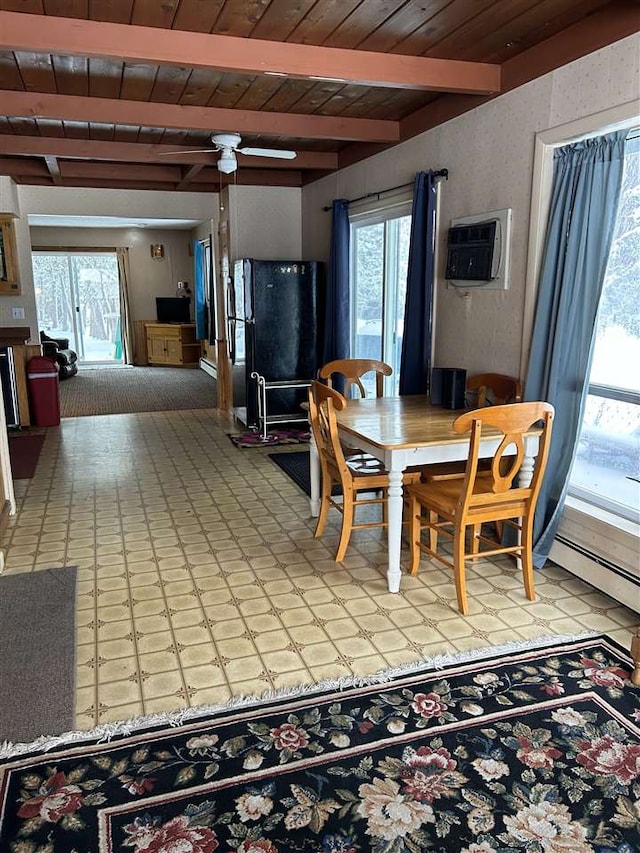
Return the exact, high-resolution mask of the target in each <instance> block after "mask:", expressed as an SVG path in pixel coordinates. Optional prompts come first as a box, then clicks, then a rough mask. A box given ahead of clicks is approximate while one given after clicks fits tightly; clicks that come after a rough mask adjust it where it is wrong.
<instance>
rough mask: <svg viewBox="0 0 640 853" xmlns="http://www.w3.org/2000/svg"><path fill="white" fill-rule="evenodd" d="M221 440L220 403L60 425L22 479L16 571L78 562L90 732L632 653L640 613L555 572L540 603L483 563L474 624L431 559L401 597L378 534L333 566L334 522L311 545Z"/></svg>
mask: <svg viewBox="0 0 640 853" xmlns="http://www.w3.org/2000/svg"><path fill="white" fill-rule="evenodd" d="M225 431H226V432H229V431H232V430H231V428H230V427H229V425H227V424H225V423H224V421H221V420H220V419H219V417H218V415H217V413H216V412H214V411H211V410H199V411H187V412H167V413H147V414H138V415H111V416H104V417H91V418H76V419H72V420H63V422H62V425H61V427H60V428H59V429H50V430H48V433H47V439H46V442H45V445H44V448H43V451H42V454H41V457H40V462H39V464H38V469H37V472H36V476H35V477H34V478H33V479H32V480H30V481H20V482H19V483H18V485H17V499H18V507H19V512H18V514H17V517H16V518H15V519H14V520H13V521H12V522H11V525H10V528H9V530H8V531H7V534H6V538H5V548H6V569H5V571H6V572H24V571H37V570H38V569H41V568H46V567H54V566H62V565H77V566H78V567H79V585H78V623H77V624H78V628H77V640H78V655H77V697H76V708H77V720H76V722H77V727H78V728H90V727H91V726H93V725H95V724H96V723H99V722H105V721H108V720H116V719H124V718H128V717H131V716H134V715H139V714H148V713H153V712H159V711H166V710H171V709H175V708H179V707H185V706H188V705H197V704H205V703H218V702H224V701H226V700H227V699H228V698H229V697H230V696H232V695H236V694H256V693H258V694H260V693H263V692H264V691H265V690H270V689H277V688H281V687H284V686H288V685H296V684H301V683H308V682H312V681H319V680H321V679H323V678H326V677H336V676H343V675H349V674H352V673H355V674H367V673H372V672H375V671H376V670H378V669H381V668H386V667H389V666H396V665H399V664H403V663H407V662H409V661H413V660H416V659H419V658H422V657H424V656H429V655H434V654H439V653H443V652H456V651H459V650H465V649H471V648H479V647H484V646H490V645H495V644H500V643H505V642H508V641H511V640H518V639H529V638H535V637H538V636H541V635H548V634H560V633H572V634H573V633H580V632H583V631H585V630H588V629H594V630H598V631H606V632H608V633H609V634H610V635H611V636H613V637H614V638H616V639H617V640H619V641H620V642H622V643H623V644H625V645H628V643H629V641H630V636H631V633H632V626H635V625H636V624H637V622H638V618H639V617H638V616H637V614H635V613H633V612H632V611H630V610H627V609H626V608H624V607H622V606H620V605H619V604H617V603H616V602H614V601H612V600H611V599H609V598H607V597H606V596H605V595H602V594H601V593H599V592H597V591H595V590H594V589H592V588H591V587H590V586H588V585H587V584H585V583H583V582H582V581H580V580H579V579H577V578H576V577H574V576H573V575H570V574H568V573H567V572H565V571H564V570H562V569H560V568H558V567H555V566H551V567H548V568H546V569H545V570H544V571H542V572H540V573H538V575H537V593H538V600H537V601H536V602H528V601H527V600H526V598H525V596H524V591H523V588H522V583H521V580H520V577H519V576H518V574H517V573H516V571H515V566H514V564H513V563H512V562H510V561H509V560H508V559H506V558H502V559H499V560H495V561H492V562H489V561H483V562H481V563H479V564H478V565H477V567H475V568H473V569H471V570H470V571H469V573H468V577H469V592H470V607H471V614H470V616H469V617H467V618H465V617H462V616H461V615H460V614H459V613H458V611H457V609H456V602H455V593H454V588H453V582H452V580H451V578H450V576H449V575H448V574H447V572H446V571H444V570H442V569H441V568H437V567H435V566H433V565H429V564H428V563H427V562H426V561H423V564H422V567H421V571H420V573H419V575H418V576H417V577H414V578H411V577H408V576H404V577H403V579H402V584H401V592H400V594H397V595H391V594H389V593H388V592H387V588H386V578H385V542H384V539H383V538H382V536H381V531H380V530H379V529H378V530H367V531H357V532H356V533H354V535H353V537H352V542H351V546H350V548H349V551H348V555H347V559H346V560H345V562H344V563H343V564H342V565H340V564H336V563H334V561H333V559H332V554H333V550H334V548H335V545H336V542H337V520H336V519H333V522H332V523H333V527H332V528H331V529H329V528H328V530H327V533H326V534H325V536H323V537H322V539H320V540H316V539H314V538H313V529H314V521H313V519H312V518H311V517H310V515H309V508H308V500H307V498H306V496H305V495H304V494H303V493H302V492H301V491H300V490H299V489H298V488H297V486H295V485H294V484H293V483H292V482H291V481H290V480H289V479H288V478H287V477H286V476H285V475H284V474H283V473H282V472H281V471H280V469H279V468H277V467H276V466H275V465H274V464H273V463H272V462H271V460H269V459H268V458H267V455H266V454H267V452H269V451H268V450H265V449H262V448H260V449H249V450H240V449H237V448H235V447H233V445H232V444H231V442H230V441H229V439H228V438H227V437H226V435H225ZM298 449H299V448H298ZM335 515H337V513H336V514H335ZM405 561H406V555H405Z"/></svg>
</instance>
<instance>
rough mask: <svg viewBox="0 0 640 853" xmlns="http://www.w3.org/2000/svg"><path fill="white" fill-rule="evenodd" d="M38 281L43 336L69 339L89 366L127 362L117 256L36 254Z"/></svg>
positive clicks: (98, 254)
mask: <svg viewBox="0 0 640 853" xmlns="http://www.w3.org/2000/svg"><path fill="white" fill-rule="evenodd" d="M33 277H34V284H35V292H36V306H37V310H38V325H39V328H40V330H41V331H44V332H46V334H47V335H49V336H50V337H52V338H68V339H69V346H70V347H71V349H73V350H75V351H76V352H77V354H78V360H79V361H82V362H84V363H91V362H97V363H100V362H104V363H114V362H115V363H118V362H122V360H123V355H122V338H121V324H120V284H119V276H118V260H117V256H116V254H115V252H91V251H86V252H68V251H67V252H64V251H60V252H54V251H36V252H34V253H33Z"/></svg>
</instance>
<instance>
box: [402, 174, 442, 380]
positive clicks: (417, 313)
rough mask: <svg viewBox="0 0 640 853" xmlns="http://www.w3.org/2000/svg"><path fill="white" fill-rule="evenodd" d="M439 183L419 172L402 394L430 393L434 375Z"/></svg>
mask: <svg viewBox="0 0 640 853" xmlns="http://www.w3.org/2000/svg"><path fill="white" fill-rule="evenodd" d="M436 192H437V187H436V180H435V178H434V175H433V172H418V173H417V175H416V179H415V183H414V188H413V208H412V211H411V242H410V244H409V268H408V271H407V296H406V302H405V309H404V333H403V335H402V355H401V357H400V393H401V394H426V393H427V390H428V387H429V380H430V374H431V334H432V329H431V326H432V320H433V315H432V312H433V277H434V237H435V220H436Z"/></svg>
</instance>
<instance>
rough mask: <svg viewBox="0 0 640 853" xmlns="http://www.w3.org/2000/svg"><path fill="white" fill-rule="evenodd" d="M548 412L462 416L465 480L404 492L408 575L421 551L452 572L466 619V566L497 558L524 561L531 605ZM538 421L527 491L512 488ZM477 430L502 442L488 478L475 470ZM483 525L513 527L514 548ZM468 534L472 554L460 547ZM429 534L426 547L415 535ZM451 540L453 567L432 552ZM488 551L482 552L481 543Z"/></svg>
mask: <svg viewBox="0 0 640 853" xmlns="http://www.w3.org/2000/svg"><path fill="white" fill-rule="evenodd" d="M553 416H554V409H553V406H552V405H551V404H550V403H541V402H540V403H514V404H511V405H506V406H491V407H489V408H484V409H476V410H474V411H472V412H466V413H465V414H463V415H460V417H458V418H456V420H455V421H454V424H453V428H454V430H455V432H457V433H465V432H469V431H470V432H471V439H470V445H469V456H468V459H467V465H466V471H465V476H464V478H463V479H456V480H442V481H437V482H433V483H421V484H419V485H418V484H413V485H410V486H409V487H408V488H407V499H408V503H409V513H410V519H411V520H410V544H411V564H410V572H411V574H416V572H417V571H418V566H419V563H420V554H421V552H422V551H424V552H425V553H427V554H428V555H429V556H430V557H434V558H435V559H437V560H439V561H440V562H441V563H444V564H445V565H446V566H449V567H450V568H452V569H453V573H454V579H455V586H456V594H457V597H458V607H459V608H460V611H461V613H464V614H466V613H468V612H469V610H468V604H467V592H466V580H465V562H466V560H468V559H472V560H476V559H478V558H480V557H487V556H494V555H496V554H516V556H518V557H520V559H521V562H522V572H523V576H524V588H525V592H526V595H527V598H528V599H529V600H530V601H533V600H534V598H535V591H534V584H533V557H532V547H533V517H534V512H535V508H536V501H537V499H538V494H539V492H540V486H541V484H542V478H543V476H544V471H545V467H546V464H547V457H548V455H549V442H550V440H551V428H552V423H553ZM539 421H541V422H542V424H543V426H542V428H541V433H540V436H539V447H538V455H537V456H536V459H535V463H534V468H533V476H532V479H531V483H530V485H528V486H520V485H518V486H514V481H515V479H516V477H517V476H518V474H519V473H520V471H521V468H522V462H523V459H524V437H525V434H526V433H527V432H528V431H529V430H531V428H532V426H533V425H534V424H536V423H538V422H539ZM483 430H484V431H486V430H490V431H495V430H498V432H499V435H501V436H502V440H501V441H500V444H499V446H498V449H497V450H496V452H495V454H494V456H493V459H492V461H491V469H490V470H489V471H480V470H479V466H478V463H479V461H480V460H479V456H478V452H479V448H480V439H481V437H482V433H483ZM485 522H499V523H503V524H508V525H510V526H512V527H515V528H516V530H517V532H518V540H517V544H516V545H502V543H501V542H500V541H498V539H493V538H491V537H489V536H486V535H484V534H483V533H482V529H481V528H482V524H483V523H485ZM468 528H471V543H470V548H469V549H468V548H467V546H466V534H467V529H468ZM425 529H426V530H428V531H429V542H428V544H427V543H426V542H423V541H422V536H421V531H422V530H425ZM439 534H443V535H445V536H447V537H448V538H449V539H452V540H453V560H450V559H449V558H448V557H447V556H445V555H443V554H441V553H439V552H438V547H437V546H438V541H437V540H438V535H439ZM481 543H482V544H483V545H485V546H488V548H485V550H484V551H481V550H480V544H481Z"/></svg>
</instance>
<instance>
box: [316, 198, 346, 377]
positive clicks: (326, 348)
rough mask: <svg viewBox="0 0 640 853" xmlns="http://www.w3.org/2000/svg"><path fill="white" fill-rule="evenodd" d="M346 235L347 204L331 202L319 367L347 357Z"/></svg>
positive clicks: (342, 199)
mask: <svg viewBox="0 0 640 853" xmlns="http://www.w3.org/2000/svg"><path fill="white" fill-rule="evenodd" d="M349 233H350V229H349V202H348V201H347V199H344V198H338V199H335V200H334V202H333V206H332V220H331V254H330V257H329V273H328V276H327V298H326V310H325V327H324V345H323V348H322V363H323V364H326V363H327V362H328V361H333V360H334V359H336V358H348V357H349V353H350V337H351V334H350V333H351V330H350V328H349V320H350V316H349Z"/></svg>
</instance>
